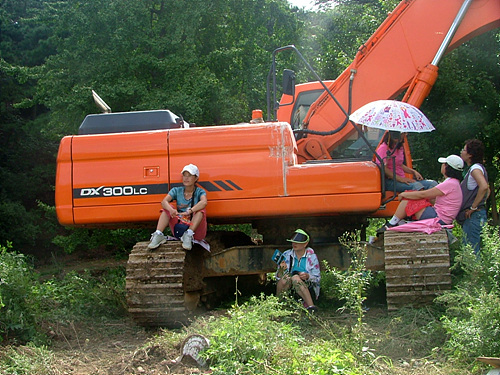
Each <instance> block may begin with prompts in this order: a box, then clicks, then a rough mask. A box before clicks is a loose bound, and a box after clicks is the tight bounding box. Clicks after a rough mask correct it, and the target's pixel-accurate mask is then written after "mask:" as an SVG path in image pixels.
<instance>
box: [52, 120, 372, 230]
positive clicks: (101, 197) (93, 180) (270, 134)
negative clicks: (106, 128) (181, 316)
mask: <svg viewBox="0 0 500 375" xmlns="http://www.w3.org/2000/svg"><path fill="white" fill-rule="evenodd" d="M296 150H297V146H296V142H295V138H294V136H293V133H292V131H291V128H290V125H289V124H287V123H280V122H277V123H264V124H258V125H229V126H213V127H200V128H190V129H171V130H158V131H148V132H132V133H114V134H113V133H111V134H98V135H79V136H67V137H65V138H63V140H62V142H61V146H60V149H59V155H58V163H57V164H58V169H57V177H56V178H57V181H56V207H57V214H58V218H59V221H60V222H61V223H62V224H64V225H77V226H78V225H96V224H97V225H107V224H110V225H123V224H126V223H139V222H151V221H155V220H157V218H158V215H159V209H160V205H159V202H160V201H161V200H162V199H163V197H164V196H165V195H166V194H167V192H168V191H169V189H170V188H171V187H173V186H176V185H180V184H181V181H182V178H181V170H182V168H183V166H184V165H186V164H188V163H195V164H196V165H197V166H198V167H199V169H200V178H199V181H198V184H199V186H201V187H203V188H204V189H205V190H206V191H207V196H208V201H209V204H208V206H207V216H208V217H209V218H210V221H211V222H218V223H232V222H238V221H247V220H251V219H262V218H280V217H303V216H321V215H331V214H332V212H335V213H337V214H363V215H366V214H370V213H372V212H374V211H376V210H377V209H378V208H379V206H380V201H381V186H380V170H379V168H377V166H376V165H375V164H374V163H373V162H371V161H368V160H364V161H352V162H349V163H335V162H325V163H305V164H297V161H296V160H297V159H296ZM374 181H379V183H374Z"/></svg>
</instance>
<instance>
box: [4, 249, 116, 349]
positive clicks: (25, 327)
mask: <svg viewBox="0 0 500 375" xmlns="http://www.w3.org/2000/svg"><path fill="white" fill-rule="evenodd" d="M125 312H126V303H125V270H124V269H123V268H121V269H116V270H110V271H108V272H105V273H103V274H102V275H99V276H97V277H96V276H94V275H91V274H90V273H89V272H85V273H83V274H78V273H76V272H72V273H69V274H67V275H66V276H65V277H64V278H63V279H62V280H57V279H52V280H47V281H45V282H40V281H39V280H38V278H37V276H36V273H35V271H34V269H33V267H31V266H30V265H29V263H28V262H27V259H26V257H25V256H24V255H22V254H17V253H16V252H14V251H9V250H8V249H7V248H6V247H0V341H1V340H5V339H9V340H15V341H20V342H28V341H33V342H39V343H40V342H44V341H45V340H46V337H45V333H44V332H43V329H42V327H43V326H46V325H45V324H43V323H48V324H49V325H50V322H53V321H61V320H70V319H80V318H84V317H97V316H104V317H115V316H117V315H123V314H125Z"/></svg>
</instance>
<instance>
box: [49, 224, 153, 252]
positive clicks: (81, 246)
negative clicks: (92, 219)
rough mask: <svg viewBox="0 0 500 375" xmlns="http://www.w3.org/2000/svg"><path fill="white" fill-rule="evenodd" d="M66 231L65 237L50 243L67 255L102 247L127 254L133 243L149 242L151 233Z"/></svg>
mask: <svg viewBox="0 0 500 375" xmlns="http://www.w3.org/2000/svg"><path fill="white" fill-rule="evenodd" d="M67 230H68V234H67V235H59V236H56V237H55V238H54V239H53V241H52V242H53V243H54V244H55V245H57V246H59V247H61V248H62V249H64V251H65V252H66V253H68V254H71V253H73V252H75V251H76V250H94V249H100V248H103V247H105V248H112V249H116V250H119V251H121V252H123V253H127V254H128V252H130V250H131V249H132V247H133V246H134V244H135V243H137V242H139V241H147V240H149V233H150V232H151V231H147V230H144V229H87V228H67Z"/></svg>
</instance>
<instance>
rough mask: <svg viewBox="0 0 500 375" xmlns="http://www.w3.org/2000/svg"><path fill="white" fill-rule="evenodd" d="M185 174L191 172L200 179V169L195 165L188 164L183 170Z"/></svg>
mask: <svg viewBox="0 0 500 375" xmlns="http://www.w3.org/2000/svg"><path fill="white" fill-rule="evenodd" d="M184 172H189V173H190V174H191V175H193V176H196V177H200V171H199V170H198V167H197V166H196V165H194V164H188V165H186V166H185V167H184V168H182V172H181V174H182V173H184Z"/></svg>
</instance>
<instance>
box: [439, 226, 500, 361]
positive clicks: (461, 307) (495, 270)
mask: <svg viewBox="0 0 500 375" xmlns="http://www.w3.org/2000/svg"><path fill="white" fill-rule="evenodd" d="M497 230H498V228H493V227H486V228H485V229H484V230H483V244H484V246H483V247H482V249H481V254H480V256H479V257H476V256H475V255H474V253H473V252H472V249H471V248H470V246H465V247H463V248H462V249H461V251H460V252H459V253H458V254H457V256H456V264H455V266H454V268H455V269H458V271H459V272H458V273H459V274H460V279H459V280H458V282H457V285H456V288H455V289H454V290H451V291H449V292H447V293H445V294H444V295H442V296H441V297H439V298H438V299H437V301H438V302H441V303H443V304H444V305H445V307H446V315H445V316H443V318H442V322H443V326H444V328H445V329H446V331H447V332H448V334H449V335H450V338H449V340H448V341H447V343H446V345H445V348H446V349H447V351H448V352H449V353H450V354H451V355H452V356H454V357H456V358H458V359H460V360H463V361H472V360H474V359H475V358H476V357H478V356H488V357H492V356H493V357H498V356H500V341H499V340H498V338H499V337H500V246H499V245H498V244H499V236H498V232H497Z"/></svg>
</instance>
